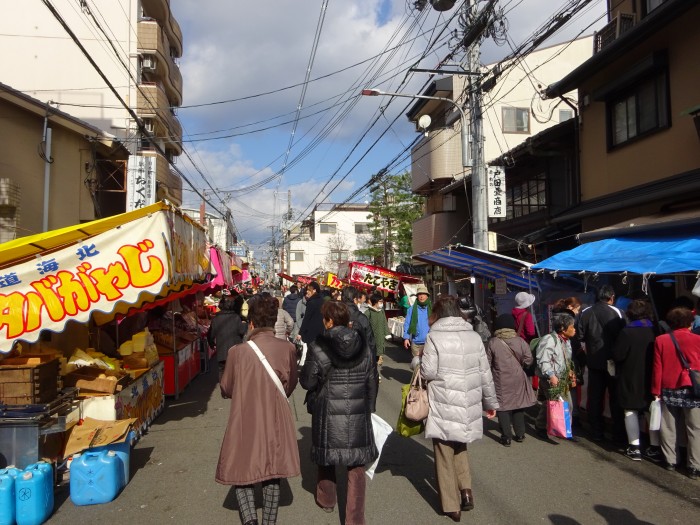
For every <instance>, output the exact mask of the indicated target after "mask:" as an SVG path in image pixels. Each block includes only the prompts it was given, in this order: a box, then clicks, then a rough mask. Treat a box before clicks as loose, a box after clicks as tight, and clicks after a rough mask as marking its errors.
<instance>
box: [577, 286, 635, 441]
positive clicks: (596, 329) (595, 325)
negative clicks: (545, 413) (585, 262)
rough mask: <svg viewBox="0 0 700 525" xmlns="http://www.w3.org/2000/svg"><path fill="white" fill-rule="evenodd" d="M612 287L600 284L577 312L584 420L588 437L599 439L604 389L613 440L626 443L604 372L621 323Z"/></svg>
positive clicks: (612, 387)
mask: <svg viewBox="0 0 700 525" xmlns="http://www.w3.org/2000/svg"><path fill="white" fill-rule="evenodd" d="M614 302H615V290H614V289H613V287H612V286H610V285H608V284H604V285H603V286H601V287H600V289H599V290H598V302H596V303H595V304H594V305H593V306H590V307H588V308H586V309H585V310H583V311H582V312H581V316H580V318H579V327H578V333H577V336H578V338H579V339H580V341H581V342H583V343H585V345H586V363H587V365H588V405H589V415H588V420H589V423H590V425H591V437H592V438H593V439H594V440H596V441H601V440H602V439H603V429H604V425H603V410H604V403H605V391H606V390H607V391H608V394H609V398H610V412H611V414H612V419H613V439H614V440H618V439H621V440H622V442H623V443H624V442H626V432H625V425H624V414H623V413H622V410H621V409H620V408H619V406H618V403H617V396H616V393H615V378H614V377H613V376H611V375H610V374H609V373H608V360H609V359H612V349H613V346H614V344H615V340H616V339H617V336H618V334H619V333H620V331H621V330H622V329H623V328H624V326H625V320H624V316H623V315H622V312H620V310H618V309H617V308H615V307H614V306H613V303H614Z"/></svg>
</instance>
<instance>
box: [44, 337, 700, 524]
mask: <svg viewBox="0 0 700 525" xmlns="http://www.w3.org/2000/svg"><path fill="white" fill-rule="evenodd" d="M409 361H410V356H409V355H408V352H406V351H405V350H403V349H401V348H399V347H395V346H390V347H389V348H388V349H387V356H386V357H385V364H384V367H383V369H382V376H383V380H382V383H381V384H380V393H379V398H378V401H377V413H378V415H380V416H381V417H382V418H384V419H385V420H386V421H388V422H389V423H390V424H392V425H394V424H395V422H396V418H397V415H398V411H399V407H400V404H401V393H400V389H401V385H403V384H405V383H407V382H408V381H409V379H410V371H409V367H408V364H409ZM216 374H217V373H216V371H214V370H212V371H211V372H210V373H208V374H206V375H201V376H199V377H198V378H196V379H195V380H194V381H193V382H192V383H191V385H190V386H189V387H188V388H187V390H186V391H185V392H184V393H183V394H182V395H181V396H180V398H179V399H178V400H174V399H171V400H169V402H168V406H167V408H166V409H165V411H164V412H163V413H162V414H161V415H160V416H159V417H158V419H157V420H156V421H155V422H154V424H153V426H152V427H151V429H150V431H149V432H148V434H146V435H145V436H143V437H142V439H141V440H140V441H139V442H138V443H137V444H136V446H135V447H134V449H133V450H132V454H131V473H132V478H131V481H130V483H129V484H128V485H127V486H126V488H125V489H124V491H123V492H122V493H121V494H120V495H119V496H118V497H117V499H116V500H114V501H113V502H111V503H107V504H104V505H94V506H82V507H79V506H75V505H74V504H73V503H72V502H71V501H70V498H69V492H68V487H67V486H66V485H63V486H60V487H59V488H58V490H57V493H56V511H55V513H54V515H53V516H52V517H51V519H50V520H49V522H48V523H51V524H56V525H58V524H71V525H73V524H75V523H100V524H103V525H104V524H118V523H119V524H121V523H125V524H131V523H140V524H143V523H148V524H153V525H156V524H164V523H178V524H201V523H211V524H219V523H222V524H223V523H239V518H238V511H237V506H236V502H235V497H234V494H233V491H232V490H231V488H230V487H228V486H223V485H219V484H217V483H216V482H215V481H214V471H215V468H216V462H217V459H218V455H219V447H220V444H221V439H222V436H223V432H224V427H225V425H226V420H227V416H228V401H226V400H223V399H222V398H221V395H220V394H219V392H218V389H217V381H216V380H217V375H216ZM303 399H304V391H303V390H302V389H301V387H298V388H297V390H296V391H295V392H294V394H293V396H292V400H291V407H292V411H293V413H294V415H295V418H296V421H297V431H298V438H299V449H300V454H301V465H302V475H301V477H297V478H293V479H289V480H285V481H283V484H282V497H281V505H280V511H279V518H278V523H280V524H281V525H287V524H291V525H296V524H299V525H317V524H318V525H323V524H337V523H344V521H343V518H344V515H343V514H344V513H343V512H342V508H343V505H344V499H342V498H343V496H342V494H343V493H344V487H342V483H341V496H340V497H341V501H340V505H339V507H338V508H336V510H335V512H333V513H332V514H326V513H324V512H323V511H321V510H320V509H319V508H318V507H316V505H315V503H314V499H313V487H314V483H315V466H314V465H313V464H311V462H310V461H309V459H308V458H309V447H310V439H311V437H310V427H311V416H309V415H308V414H307V413H306V410H305V407H304V405H303V404H302V401H303ZM528 424H529V427H530V430H529V431H528V436H527V438H526V439H525V441H524V442H523V443H515V442H514V443H513V445H512V446H511V447H510V448H505V447H503V446H501V445H500V444H499V443H498V441H497V440H498V438H499V433H498V431H497V424H496V423H495V422H492V421H485V431H486V432H485V435H484V439H483V440H482V441H480V442H477V443H473V444H471V445H470V446H469V453H470V456H469V457H470V465H471V471H472V477H473V493H474V500H475V503H476V507H475V509H474V510H473V511H471V512H468V513H463V515H462V523H479V524H550V523H551V524H554V525H576V524H586V525H587V524H598V523H601V524H615V525H627V524H636V525H642V524H658V525H665V524H672V523H683V524H686V525H687V524H690V523H698V522H700V518H699V516H700V490H699V489H700V482H698V481H691V480H689V479H688V478H687V477H686V476H684V475H683V474H682V473H676V472H667V471H665V470H664V469H663V468H661V467H660V466H658V465H656V464H654V463H651V462H648V461H642V462H633V461H631V460H629V459H627V458H626V457H625V456H623V455H622V454H621V453H620V451H618V450H616V449H615V448H613V447H608V446H603V447H601V446H600V445H598V444H595V443H593V442H591V441H589V440H588V439H587V438H586V437H585V433H582V437H581V439H580V441H579V442H578V443H571V442H567V441H557V442H555V443H547V442H543V441H540V440H538V439H537V438H536V437H535V436H534V432H532V419H531V418H529V423H528ZM258 496H260V495H259V494H258ZM259 501H261V499H260V498H259ZM339 508H340V509H341V510H340V511H339V510H338V509H339ZM366 516H367V522H368V523H372V524H401V525H410V524H434V523H438V524H447V523H452V521H450V520H449V519H448V518H445V517H443V516H441V515H440V507H439V500H438V497H437V492H436V489H435V474H434V467H433V457H432V444H431V442H430V441H429V440H426V439H424V438H423V437H413V438H403V437H401V436H399V435H397V434H396V433H394V434H392V435H391V436H390V437H389V439H388V440H387V443H386V445H385V447H384V450H383V452H382V456H381V460H380V463H379V466H378V468H377V473H376V475H375V477H374V479H373V480H371V481H368V484H367V510H366ZM696 520H698V521H696Z"/></svg>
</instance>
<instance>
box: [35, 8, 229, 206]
mask: <svg viewBox="0 0 700 525" xmlns="http://www.w3.org/2000/svg"><path fill="white" fill-rule="evenodd" d="M41 1H42V2H43V4H44V5H45V6H46V7H47V9H48V10H49V11H50V12H51V14H52V15H53V16H54V18H55V19H56V20H57V21H58V23H59V24H61V26H62V27H63V29H64V30H65V31H66V32H67V33H68V35H69V36H70V37H71V39H72V40H73V42H75V44H76V45H77V46H78V48H79V49H80V51H81V52H82V53H83V55H85V58H87V60H88V62H90V64H91V65H92V67H93V68H94V69H95V71H96V72H97V74H98V75H100V77H101V78H102V80H104V81H105V83H106V84H107V86H108V87H109V89H110V91H111V92H112V93H113V94H114V96H115V97H116V98H117V100H119V102H120V103H121V104H122V106H123V107H124V109H126V111H127V112H128V113H129V115H130V116H131V118H132V119H133V120H134V122H135V123H136V126H137V127H138V129H139V131H140V132H141V133H142V134H143V135H144V136H145V137H146V138H147V140H148V141H149V142H150V143H151V144H152V145H153V146H154V147H155V149H156V150H157V151H158V153H160V154H161V155H162V156H163V158H165V159H166V160H167V161H168V163H169V164H170V165H171V166H172V168H173V170H175V172H176V173H177V174H178V175H180V176H181V177H182V178H183V179H184V180H185V181H186V182H187V183H188V184H189V185H190V187H192V188H193V189H194V190H195V192H196V193H197V194H198V195H199V196H200V197H202V199H203V200H204V201H206V202H207V203H208V204H209V205H210V206H211V207H212V208H213V209H214V210H216V211H217V212H218V213H219V215H221V216H222V217H223V216H224V214H223V213H221V211H220V210H219V209H217V208H216V206H214V205H213V204H212V203H211V202H210V201H209V200H208V199H207V198H206V196H205V195H203V194H201V193H200V192H199V191H198V190H197V189H196V188H195V187H194V186H193V184H192V183H191V182H190V180H189V179H188V178H187V177H186V176H185V175H184V173H182V172H181V171H180V170H179V169H177V168H176V167H175V165H174V164H172V163H171V162H170V160H168V158H167V156H166V154H165V152H164V151H163V149H162V148H161V147H160V144H158V143H157V142H156V141H155V140H153V139H152V138H151V137H150V136H149V134H148V131H147V130H146V128H145V126H144V124H143V122H142V121H141V119H140V118H139V117H138V115H136V113H135V112H134V110H133V109H131V108H130V107H129V105H128V104H127V103H126V102H125V101H124V99H123V98H122V97H121V95H120V94H119V92H118V91H117V90H116V88H115V87H114V86H113V85H112V83H111V82H110V80H109V79H108V78H107V76H106V75H105V74H104V72H103V71H102V69H101V68H100V66H98V65H97V63H96V62H95V60H94V59H93V58H92V56H91V55H90V53H89V52H88V51H87V49H85V46H83V44H82V43H81V42H80V40H79V39H78V37H77V36H76V35H75V33H74V32H73V30H72V29H71V28H70V27H69V26H68V24H67V23H66V21H65V20H64V19H63V17H62V16H61V14H60V13H59V12H58V11H57V10H56V8H55V7H54V6H53V4H52V3H51V1H50V0H41Z"/></svg>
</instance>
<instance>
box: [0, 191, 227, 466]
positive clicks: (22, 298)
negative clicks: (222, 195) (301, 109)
mask: <svg viewBox="0 0 700 525" xmlns="http://www.w3.org/2000/svg"><path fill="white" fill-rule="evenodd" d="M217 255H218V254H217ZM211 259H212V258H211V252H210V251H209V250H208V249H207V247H206V239H205V235H204V231H203V230H202V228H201V227H200V226H198V225H197V224H195V223H194V222H193V221H191V220H190V219H189V218H188V217H186V216H183V215H182V214H181V213H179V212H178V211H177V210H176V209H174V208H172V207H171V206H170V205H168V204H165V203H157V204H154V205H151V206H149V207H147V208H142V209H139V210H136V211H133V212H129V213H126V214H122V215H119V216H115V217H110V218H107V219H102V220H98V221H94V222H91V223H85V224H80V225H76V226H73V227H68V228H63V229H61V230H56V231H53V232H47V233H44V234H40V235H35V236H30V237H25V238H21V239H18V240H16V241H12V242H10V243H5V244H4V245H0V265H2V269H1V270H0V277H1V278H0V292H1V293H0V405H4V406H3V408H2V411H1V412H2V413H1V414H0V442H1V443H2V445H3V453H2V458H0V467H2V466H4V465H3V464H2V463H7V462H8V461H12V460H13V459H16V458H26V459H32V458H31V456H32V454H29V455H27V454H25V448H27V447H29V448H31V449H32V450H34V451H35V455H37V456H38V457H44V456H46V457H54V458H57V459H59V458H60V450H51V451H49V450H48V447H49V445H48V443H46V441H47V440H45V439H43V438H40V437H39V436H49V435H51V434H56V435H59V434H61V433H62V432H64V431H65V430H66V429H68V428H70V426H71V425H72V424H74V422H76V421H78V420H79V419H82V418H83V417H86V416H90V417H94V418H96V419H103V420H112V419H124V418H135V419H136V422H135V425H134V429H135V430H136V431H137V432H138V433H140V432H143V431H144V430H145V429H147V428H148V426H149V425H150V424H151V422H152V421H153V419H154V418H155V417H156V416H157V414H158V413H159V412H160V411H161V410H162V408H163V406H164V396H165V395H167V394H171V393H172V394H177V393H179V391H181V388H183V387H182V383H185V384H186V382H189V381H190V380H191V379H192V378H193V377H194V376H195V375H196V374H197V373H198V372H199V369H200V366H201V365H200V351H201V343H200V340H201V337H200V335H201V334H200V333H199V332H200V331H201V330H200V328H199V327H198V323H197V318H198V313H197V312H198V310H197V308H196V307H195V306H193V305H196V299H195V298H196V296H197V295H198V294H199V295H200V296H201V295H202V293H204V292H205V291H206V290H209V289H211V286H212V283H213V280H214V279H215V278H216V276H217V270H215V269H213V266H212V260H211ZM226 264H229V261H227V262H226ZM215 265H216V264H214V266H215ZM219 266H220V261H219ZM224 273H225V272H218V275H221V276H222V277H221V278H222V279H223V275H224ZM228 273H229V274H230V272H228ZM187 297H190V299H189V301H188V300H187ZM186 302H189V304H190V308H189V310H190V312H187V313H189V314H191V315H189V316H184V315H180V316H178V317H179V319H178V317H174V316H173V317H172V318H170V319H168V321H169V322H170V330H169V333H168V330H155V329H154V330H150V329H149V325H150V323H147V322H145V321H144V320H145V319H148V318H149V317H150V319H148V320H153V319H154V318H157V317H158V316H164V315H165V312H168V311H172V312H175V310H176V309H180V308H181V305H182V304H185V303H186ZM175 303H177V304H178V307H177V308H174V307H173V305H174V304H175ZM183 313H184V312H183ZM186 319H190V320H193V322H192V324H190V328H191V329H190V330H189V336H188V337H187V338H186V339H187V348H189V350H185V352H184V354H182V353H181V351H182V350H183V348H181V347H178V344H180V343H181V341H182V340H181V338H180V334H183V333H187V331H186V330H184V328H187V327H186V326H183V325H185V324H187V323H185V320H186ZM161 324H162V325H165V323H161ZM176 325H177V326H176ZM163 343H165V344H163ZM170 358H171V359H172V363H173V366H172V367H169V359H170ZM183 366H184V367H186V370H187V374H186V378H187V379H185V375H180V374H178V373H177V372H176V370H178V371H179V370H181V367H183ZM170 368H172V371H170ZM180 373H181V374H183V372H180ZM49 375H52V376H53V377H48V376H49ZM169 384H172V385H173V386H172V389H170V390H169V387H168V385H169ZM28 412H29V413H31V414H32V415H31V416H26V414H27V413H28ZM29 420H31V422H32V424H33V423H36V425H35V426H37V428H41V429H42V431H41V432H39V433H37V434H36V437H37V439H40V441H39V442H35V443H26V442H24V441H25V440H22V439H19V440H18V439H14V438H11V437H8V436H11V435H16V429H17V428H18V426H20V425H21V424H23V423H24V422H26V421H29ZM32 435H33V434H32ZM43 447H47V449H46V450H42V448H43ZM11 449H12V450H11ZM18 466H20V467H22V465H18Z"/></svg>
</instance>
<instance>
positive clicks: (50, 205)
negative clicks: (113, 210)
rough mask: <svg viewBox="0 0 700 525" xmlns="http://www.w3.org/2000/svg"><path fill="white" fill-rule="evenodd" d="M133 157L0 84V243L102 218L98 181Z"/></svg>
mask: <svg viewBox="0 0 700 525" xmlns="http://www.w3.org/2000/svg"><path fill="white" fill-rule="evenodd" d="M128 158H129V151H128V150H127V149H126V148H125V147H124V146H123V145H122V144H121V143H120V142H119V141H118V140H116V139H115V138H114V137H108V136H105V134H104V132H103V131H102V130H100V129H98V128H96V127H95V126H92V125H90V124H88V123H87V122H85V121H83V120H80V119H77V118H75V117H73V116H72V115H69V114H67V113H63V112H61V111H58V110H55V109H52V110H51V112H50V113H47V111H46V104H44V103H43V102H41V101H39V100H36V99H34V98H32V97H29V96H27V95H25V94H24V93H20V92H19V91H16V90H13V89H12V88H10V87H8V86H5V85H4V84H0V243H5V242H9V241H13V240H15V239H17V238H19V237H26V236H28V235H34V234H37V233H42V232H44V231H48V230H56V229H59V228H65V227H67V226H72V225H74V224H80V223H83V222H89V221H93V220H95V219H98V218H99V217H100V211H101V206H102V204H103V203H101V202H100V201H99V200H97V195H96V193H95V192H94V191H93V190H94V184H93V181H95V180H97V178H98V177H103V178H107V177H108V176H109V174H110V173H113V172H118V171H120V170H122V171H123V170H124V168H125V166H126V164H127V159H128Z"/></svg>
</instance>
